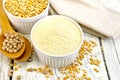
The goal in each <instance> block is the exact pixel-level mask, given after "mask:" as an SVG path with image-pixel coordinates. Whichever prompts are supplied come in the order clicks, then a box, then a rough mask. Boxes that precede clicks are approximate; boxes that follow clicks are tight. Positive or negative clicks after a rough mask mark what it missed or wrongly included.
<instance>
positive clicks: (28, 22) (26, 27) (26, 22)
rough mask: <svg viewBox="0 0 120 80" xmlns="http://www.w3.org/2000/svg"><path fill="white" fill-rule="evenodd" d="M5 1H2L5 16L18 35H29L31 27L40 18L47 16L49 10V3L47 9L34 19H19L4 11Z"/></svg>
mask: <svg viewBox="0 0 120 80" xmlns="http://www.w3.org/2000/svg"><path fill="white" fill-rule="evenodd" d="M5 1H6V0H3V8H4V11H5V13H6V14H7V16H8V18H9V20H10V22H11V23H12V25H13V28H14V29H16V30H17V31H18V32H20V33H30V32H31V29H32V27H33V25H34V24H35V23H36V22H37V21H38V20H39V19H41V18H43V17H45V16H48V10H49V3H48V6H47V8H46V9H45V10H44V11H43V12H42V13H40V14H39V15H36V16H34V17H30V18H21V17H17V16H14V15H12V14H11V13H9V12H8V11H7V10H6V9H5V5H4V3H5Z"/></svg>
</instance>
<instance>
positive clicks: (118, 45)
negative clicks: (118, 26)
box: [114, 36, 120, 64]
mask: <svg viewBox="0 0 120 80" xmlns="http://www.w3.org/2000/svg"><path fill="white" fill-rule="evenodd" d="M114 46H115V49H116V53H117V57H118V60H119V64H120V36H119V37H118V38H115V39H114Z"/></svg>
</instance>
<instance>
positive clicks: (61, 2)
mask: <svg viewBox="0 0 120 80" xmlns="http://www.w3.org/2000/svg"><path fill="white" fill-rule="evenodd" d="M103 1H104V3H103ZM103 1H102V0H51V1H50V3H51V6H52V7H53V8H54V10H55V11H56V12H57V13H58V14H61V15H66V16H68V17H71V18H73V19H74V20H76V21H77V22H79V23H80V24H82V25H84V26H82V28H83V29H84V30H85V31H87V32H89V33H91V34H95V35H97V36H99V37H104V36H106V37H117V36H119V35H120V10H119V7H117V9H116V8H115V7H111V6H110V4H109V5H108V4H107V5H106V4H105V3H107V0H103ZM51 13H54V12H53V11H51Z"/></svg>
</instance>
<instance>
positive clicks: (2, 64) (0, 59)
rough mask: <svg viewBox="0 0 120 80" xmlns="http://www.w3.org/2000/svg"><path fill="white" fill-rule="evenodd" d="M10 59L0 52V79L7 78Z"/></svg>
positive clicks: (6, 79) (7, 79) (5, 79)
mask: <svg viewBox="0 0 120 80" xmlns="http://www.w3.org/2000/svg"><path fill="white" fill-rule="evenodd" d="M9 64H10V59H8V58H7V57H6V56H4V55H3V54H1V53H0V80H9V79H10V77H9V76H8V71H9V69H10V66H9Z"/></svg>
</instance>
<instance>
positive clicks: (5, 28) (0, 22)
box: [0, 0, 15, 33]
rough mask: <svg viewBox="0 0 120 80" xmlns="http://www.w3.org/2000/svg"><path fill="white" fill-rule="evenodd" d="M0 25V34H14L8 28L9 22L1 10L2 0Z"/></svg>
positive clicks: (10, 28)
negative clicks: (0, 30)
mask: <svg viewBox="0 0 120 80" xmlns="http://www.w3.org/2000/svg"><path fill="white" fill-rule="evenodd" d="M0 25H1V27H2V32H1V33H5V32H15V31H14V30H13V28H12V27H11V26H10V23H9V20H8V18H7V16H6V14H5V12H4V10H3V6H2V0H0Z"/></svg>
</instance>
